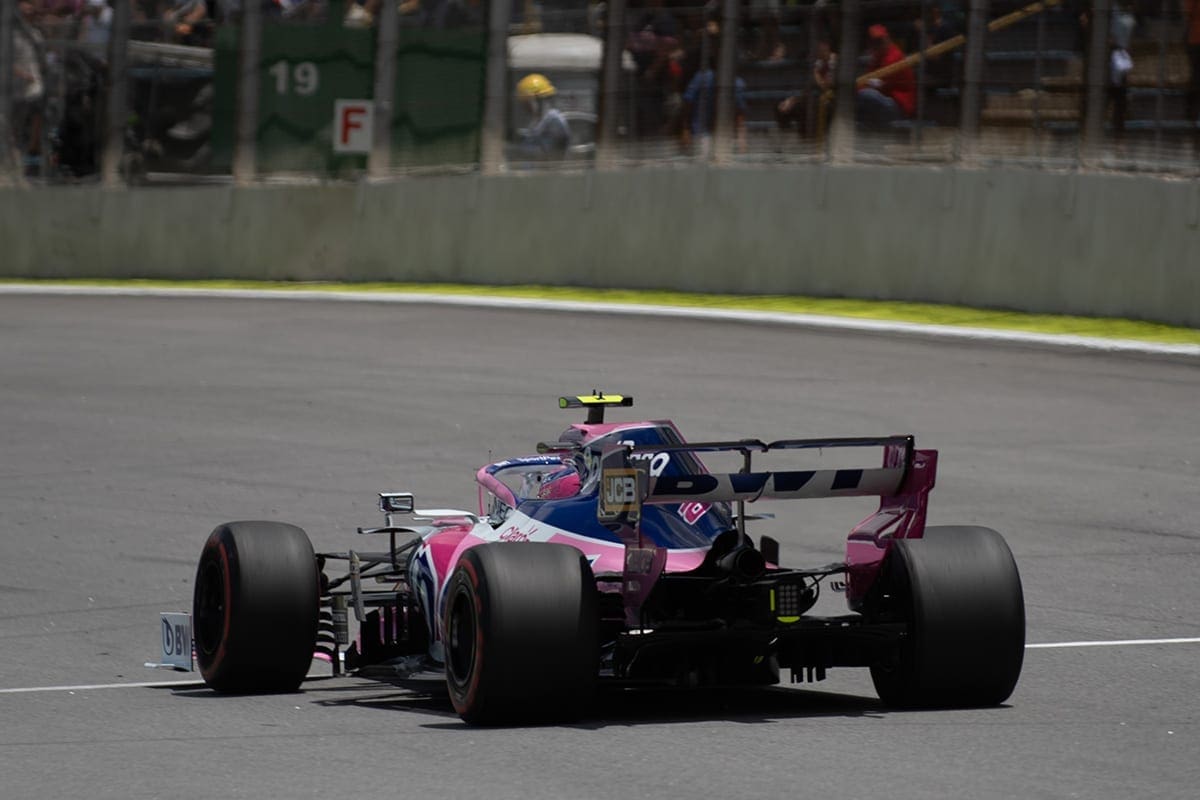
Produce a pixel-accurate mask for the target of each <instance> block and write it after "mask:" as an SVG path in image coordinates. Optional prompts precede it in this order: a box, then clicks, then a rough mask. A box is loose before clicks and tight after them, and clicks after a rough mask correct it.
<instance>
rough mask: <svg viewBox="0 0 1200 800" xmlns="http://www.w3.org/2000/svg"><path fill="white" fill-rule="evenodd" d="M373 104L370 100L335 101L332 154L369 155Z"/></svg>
mask: <svg viewBox="0 0 1200 800" xmlns="http://www.w3.org/2000/svg"><path fill="white" fill-rule="evenodd" d="M374 117H375V103H374V102H373V101H371V100H335V101H334V103H333V152H335V153H370V152H371V128H372V123H373V120H374Z"/></svg>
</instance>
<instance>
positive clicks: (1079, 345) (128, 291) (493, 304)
mask: <svg viewBox="0 0 1200 800" xmlns="http://www.w3.org/2000/svg"><path fill="white" fill-rule="evenodd" d="M0 294H36V295H93V296H100V295H115V296H123V297H228V298H243V299H250V300H309V301H313V300H339V301H344V302H357V303H400V304H408V305H422V304H425V305H447V306H465V307H469V308H506V309H518V310H529V311H570V312H574V313H589V314H624V315H629V316H652V317H682V318H686V319H712V320H726V321H730V322H755V323H769V324H774V325H790V326H795V327H801V328H812V329H820V330H851V331H865V332H869V333H887V334H902V335H908V336H920V337H925V338H936V339H960V340H974V341H990V342H1009V343H1012V344H1025V345H1036V346H1041V347H1054V348H1059V349H1067V350H1091V351H1100V352H1107V353H1134V354H1138V353H1140V354H1145V355H1160V356H1161V355H1171V356H1187V357H1192V358H1200V345H1196V344H1163V343H1158V342H1142V341H1136V340H1130V339H1104V338H1100V337H1094V336H1074V335H1071V334H1050V333H1029V332H1025V331H1009V330H1000V329H993V328H970V327H960V326H955V325H926V324H922V323H916V322H886V321H882V320H873V319H860V318H856V317H832V316H826V315H820V314H799V313H783V312H777V311H744V310H731V309H720V308H698V307H693V306H657V305H639V304H635V303H606V302H602V301H598V302H584V301H579V300H543V299H535V298H523V297H488V296H486V295H458V294H423V293H419V292H417V293H402V292H395V293H392V292H354V291H319V290H306V289H185V288H169V287H149V286H128V287H125V286H78V285H45V286H44V285H40V284H20V283H13V284H5V283H0Z"/></svg>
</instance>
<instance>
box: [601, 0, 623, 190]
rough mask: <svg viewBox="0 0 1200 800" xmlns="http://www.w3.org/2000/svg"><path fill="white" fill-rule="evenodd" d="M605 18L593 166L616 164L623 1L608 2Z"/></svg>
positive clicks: (612, 0)
mask: <svg viewBox="0 0 1200 800" xmlns="http://www.w3.org/2000/svg"><path fill="white" fill-rule="evenodd" d="M607 9H608V10H607V12H606V16H605V19H604V73H603V74H602V75H601V76H600V109H599V111H600V129H599V131H597V132H598V134H599V136H598V137H597V141H596V166H597V167H599V168H601V169H611V168H612V167H615V166H616V165H617V106H618V104H619V103H620V100H621V54H622V53H623V52H624V47H625V45H624V42H625V0H608V7H607Z"/></svg>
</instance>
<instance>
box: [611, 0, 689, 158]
mask: <svg viewBox="0 0 1200 800" xmlns="http://www.w3.org/2000/svg"><path fill="white" fill-rule="evenodd" d="M625 49H627V50H628V51H629V54H630V55H631V56H632V57H633V63H634V65H635V67H636V71H635V73H634V75H635V78H636V81H637V88H636V92H635V98H634V103H635V114H636V117H635V124H636V129H637V132H638V133H639V134H640V135H643V136H663V135H665V134H666V133H667V132H668V130H669V129H670V127H671V124H672V121H673V120H674V118H675V117H676V116H677V114H678V108H677V106H678V95H679V88H678V83H679V81H680V80H681V79H682V76H683V67H682V63H681V62H682V57H683V52H682V49H681V46H680V35H679V22H678V21H677V20H676V19H675V17H674V15H673V14H671V12H669V11H667V10H666V9H665V8H664V7H663V0H648V2H647V7H646V9H645V11H644V12H643V13H642V14H641V16H640V17H639V18H638V19H637V21H636V22H635V23H634V25H633V26H632V28H631V32H630V33H629V36H628V37H626V40H625Z"/></svg>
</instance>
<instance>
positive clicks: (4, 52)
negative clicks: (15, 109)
mask: <svg viewBox="0 0 1200 800" xmlns="http://www.w3.org/2000/svg"><path fill="white" fill-rule="evenodd" d="M16 13H17V0H0V186H3V185H4V184H6V183H9V182H11V181H13V180H15V179H16V176H17V173H18V167H17V164H16V163H15V162H14V158H13V156H14V151H15V149H16V148H15V142H14V141H13V131H12V104H13V40H12V39H13V31H14V30H15V29H16V20H15V17H16Z"/></svg>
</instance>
